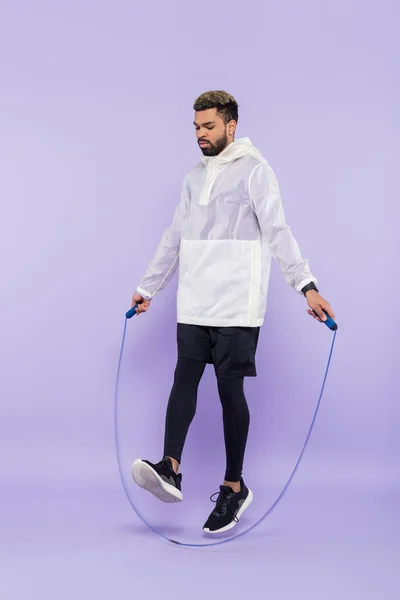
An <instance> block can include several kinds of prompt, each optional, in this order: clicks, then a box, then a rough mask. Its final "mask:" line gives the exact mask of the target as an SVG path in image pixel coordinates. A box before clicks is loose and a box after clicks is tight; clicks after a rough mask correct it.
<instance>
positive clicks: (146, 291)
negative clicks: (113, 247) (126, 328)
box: [136, 179, 189, 312]
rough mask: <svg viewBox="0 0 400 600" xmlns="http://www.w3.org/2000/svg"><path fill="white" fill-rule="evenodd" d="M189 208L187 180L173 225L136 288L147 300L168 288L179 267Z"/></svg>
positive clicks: (164, 234) (166, 232) (166, 231)
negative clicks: (182, 234) (184, 226)
mask: <svg viewBox="0 0 400 600" xmlns="http://www.w3.org/2000/svg"><path fill="white" fill-rule="evenodd" d="M188 206H189V190H188V187H187V181H186V179H185V181H184V183H183V186H182V192H181V198H180V201H179V204H178V205H177V207H176V209H175V212H174V216H173V219H172V223H171V225H170V227H168V229H166V230H165V231H164V233H163V235H162V237H161V240H160V242H159V244H158V247H157V250H156V252H155V254H154V256H153V258H152V260H151V262H150V264H149V266H148V268H147V271H146V273H145V275H144V276H143V277H142V279H141V281H140V282H139V285H138V286H137V288H136V291H137V294H139V295H140V296H141V297H142V298H145V299H146V300H151V299H152V298H154V296H155V295H156V294H157V293H158V292H160V291H161V290H163V289H164V288H165V287H166V285H167V284H168V283H169V281H170V280H171V279H172V277H173V275H174V273H175V271H176V269H177V267H178V259H179V249H180V243H181V233H182V227H183V224H184V221H185V218H186V215H187V211H188ZM139 312H140V311H139Z"/></svg>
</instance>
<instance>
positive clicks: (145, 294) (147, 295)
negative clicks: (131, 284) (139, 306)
mask: <svg viewBox="0 0 400 600" xmlns="http://www.w3.org/2000/svg"><path fill="white" fill-rule="evenodd" d="M136 291H137V293H138V294H140V295H141V296H143V298H145V299H146V300H151V299H152V298H154V294H150V293H149V292H146V290H144V289H143V288H141V287H139V286H138V287H137V288H136Z"/></svg>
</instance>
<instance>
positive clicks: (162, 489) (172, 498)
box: [132, 458, 183, 502]
mask: <svg viewBox="0 0 400 600" xmlns="http://www.w3.org/2000/svg"><path fill="white" fill-rule="evenodd" d="M132 477H133V479H134V481H135V482H136V483H137V484H138V486H140V487H141V488H143V489H144V490H147V491H148V492H150V493H151V494H153V496H155V497H156V498H158V499H159V500H161V501H162V502H182V500H183V496H182V492H180V491H179V490H178V489H177V488H176V487H175V486H173V485H171V484H169V483H167V482H166V481H164V480H163V479H162V478H161V477H160V476H159V474H158V473H157V471H155V470H154V469H152V467H151V466H150V465H148V464H147V463H145V462H144V461H143V460H141V459H140V458H138V459H137V460H135V462H134V463H133V465H132Z"/></svg>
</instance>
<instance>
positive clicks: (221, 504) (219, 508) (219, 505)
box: [210, 489, 239, 523]
mask: <svg viewBox="0 0 400 600" xmlns="http://www.w3.org/2000/svg"><path fill="white" fill-rule="evenodd" d="M230 493H231V492H229V491H228V490H224V489H221V490H220V491H219V492H215V493H214V494H212V496H210V500H211V502H215V503H216V504H215V509H214V510H215V511H216V512H217V513H218V514H220V515H222V514H224V513H225V511H226V510H227V512H228V513H229V516H230V517H231V518H232V519H233V520H234V521H235V522H236V523H239V519H238V518H237V516H236V515H235V513H234V512H233V510H232V507H231V505H230V502H229V498H228V494H230ZM216 494H218V498H217V499H216V500H214V499H213V498H214V496H215V495H216Z"/></svg>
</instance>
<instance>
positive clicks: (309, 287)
mask: <svg viewBox="0 0 400 600" xmlns="http://www.w3.org/2000/svg"><path fill="white" fill-rule="evenodd" d="M310 290H315V291H316V292H319V289H318V288H317V286H316V285H315V283H314V282H313V281H312V282H311V283H308V284H307V285H305V286H304V287H303V289H302V290H301V292H302V294H304V295H306V293H307V292H309V291H310Z"/></svg>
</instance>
